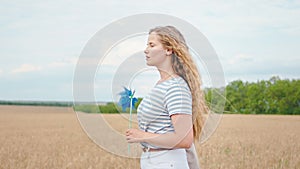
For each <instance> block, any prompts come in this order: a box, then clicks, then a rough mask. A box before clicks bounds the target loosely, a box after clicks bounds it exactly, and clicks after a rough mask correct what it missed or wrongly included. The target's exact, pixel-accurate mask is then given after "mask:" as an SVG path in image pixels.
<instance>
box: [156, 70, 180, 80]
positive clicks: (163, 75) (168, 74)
mask: <svg viewBox="0 0 300 169" xmlns="http://www.w3.org/2000/svg"><path fill="white" fill-rule="evenodd" d="M158 71H159V74H160V80H159V81H158V83H160V82H163V81H166V80H168V79H171V78H173V77H177V74H176V73H175V72H174V71H173V70H161V69H159V70H158Z"/></svg>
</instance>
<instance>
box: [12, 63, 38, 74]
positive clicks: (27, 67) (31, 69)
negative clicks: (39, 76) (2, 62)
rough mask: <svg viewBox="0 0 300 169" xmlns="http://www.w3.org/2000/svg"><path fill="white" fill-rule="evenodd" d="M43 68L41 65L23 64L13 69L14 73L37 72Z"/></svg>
mask: <svg viewBox="0 0 300 169" xmlns="http://www.w3.org/2000/svg"><path fill="white" fill-rule="evenodd" d="M41 69H42V67H41V66H35V65H31V64H22V65H21V66H20V67H18V68H16V69H14V70H12V73H26V72H35V71H40V70H41Z"/></svg>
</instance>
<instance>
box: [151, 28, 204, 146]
mask: <svg viewBox="0 0 300 169" xmlns="http://www.w3.org/2000/svg"><path fill="white" fill-rule="evenodd" d="M152 32H154V33H156V34H157V35H158V36H159V37H160V42H161V43H162V44H163V46H164V48H166V49H169V50H172V51H173V53H172V67H173V70H174V72H175V73H176V74H178V75H179V76H181V77H182V78H183V79H184V80H185V81H186V82H187V84H188V86H189V88H190V90H191V94H192V111H193V112H192V119H193V134H194V139H195V140H199V139H200V136H201V132H202V128H203V125H204V117H203V114H205V113H208V107H207V105H206V102H205V97H204V92H203V90H201V78H200V74H199V72H198V69H197V66H196V64H195V62H194V61H193V59H192V56H191V54H190V52H189V48H188V46H187V44H186V42H185V39H184V37H183V35H182V34H181V33H180V32H179V31H178V30H177V29H176V28H175V27H173V26H159V27H156V28H153V29H151V30H150V31H149V34H150V33H152Z"/></svg>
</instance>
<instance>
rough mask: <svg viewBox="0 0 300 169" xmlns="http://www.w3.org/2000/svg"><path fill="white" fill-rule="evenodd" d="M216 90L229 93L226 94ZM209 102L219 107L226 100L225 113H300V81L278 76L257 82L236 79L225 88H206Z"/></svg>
mask: <svg viewBox="0 0 300 169" xmlns="http://www.w3.org/2000/svg"><path fill="white" fill-rule="evenodd" d="M224 91H225V92H224ZM214 93H215V96H216V97H215V98H214V99H212V95H213V94H214ZM216 93H217V94H218V93H226V97H224V95H219V96H218V95H217V94H216ZM224 100H225V101H224ZM206 101H207V102H208V103H209V104H210V105H213V106H211V107H216V108H217V109H218V107H220V103H223V102H225V107H224V104H223V107H224V113H241V114H289V115H296V114H297V115H299V114H300V80H296V79H292V80H290V79H280V78H279V77H278V76H273V77H271V78H270V79H269V80H261V81H257V82H243V81H241V80H236V81H233V82H230V83H229V84H228V85H226V88H219V89H207V90H206ZM218 104H219V105H218Z"/></svg>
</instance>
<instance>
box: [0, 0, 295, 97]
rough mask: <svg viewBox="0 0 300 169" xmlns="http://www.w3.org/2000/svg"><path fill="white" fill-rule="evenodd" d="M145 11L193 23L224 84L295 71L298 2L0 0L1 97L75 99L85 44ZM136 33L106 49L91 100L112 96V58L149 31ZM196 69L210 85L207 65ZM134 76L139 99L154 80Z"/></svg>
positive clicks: (143, 38) (149, 74)
mask: <svg viewBox="0 0 300 169" xmlns="http://www.w3.org/2000/svg"><path fill="white" fill-rule="evenodd" d="M142 13H160V14H168V15H171V16H174V17H178V18H180V19H183V20H185V21H187V22H189V23H191V24H192V25H194V26H195V27H197V29H198V30H200V31H201V32H202V33H203V35H205V37H206V38H207V39H208V41H209V42H210V44H211V45H212V46H213V48H214V50H215V51H216V53H217V54H218V58H219V60H220V63H221V65H222V68H223V71H224V77H225V81H226V83H227V84H228V83H230V82H231V81H234V80H243V81H249V82H255V81H258V80H268V79H269V78H270V77H271V76H279V77H280V78H282V79H287V78H288V79H299V77H300V69H299V67H300V48H299V44H300V1H293V0H259V1H258V0H243V1H236V0H227V1H216V0H212V1H208V0H192V1H189V2H188V3H187V2H186V1H171V0H160V1H140V0H127V1H122V0H115V1H79V0H72V1H71V0H64V1H59V0H52V1H47V2H46V1H36V0H28V1H21V0H14V1H8V0H2V1H0V37H1V38H0V57H1V61H0V100H38V101H72V100H73V90H72V87H73V77H74V70H75V69H76V64H77V61H78V58H79V56H80V54H81V52H82V50H83V49H84V47H85V45H86V44H87V42H88V41H89V40H90V39H91V38H92V37H93V36H94V35H95V34H96V32H98V31H99V30H101V29H102V28H103V27H105V26H107V25H109V24H110V23H112V22H114V21H116V20H119V19H121V18H123V17H127V16H131V15H135V14H142ZM137 24H139V23H137ZM145 31H146V32H147V31H148V30H145ZM137 39H138V40H136V39H134V38H131V39H129V40H128V41H127V42H126V41H124V42H122V43H120V44H119V45H118V46H116V47H115V48H113V49H112V50H111V51H110V52H109V53H108V54H107V57H106V60H105V62H104V63H103V65H102V68H101V71H98V73H97V75H95V98H96V100H98V101H110V100H111V99H112V94H111V92H110V90H106V88H107V87H109V85H110V83H111V76H110V75H111V74H112V73H113V72H112V70H114V68H113V67H110V65H111V64H109V63H114V64H115V66H116V60H117V59H118V56H119V55H120V52H121V53H122V55H124V54H126V52H127V53H128V54H132V52H133V51H134V50H133V51H130V50H131V49H133V48H139V49H140V50H143V48H144V47H145V44H146V42H143V41H146V36H141V37H138V38H137ZM126 43H127V44H126ZM118 63H119V64H121V61H120V60H119V62H118ZM99 69H100V68H99ZM149 70H151V71H148V72H146V73H144V77H153V79H155V78H156V80H157V73H155V71H153V69H149ZM105 71H106V72H105ZM200 72H201V70H200ZM201 73H203V74H204V75H203V76H204V77H203V83H204V86H205V85H206V86H209V84H208V83H209V82H208V81H209V78H208V77H207V76H206V75H205V70H203V71H202V72H201ZM136 79H138V80H136V81H137V82H136V85H137V86H139V88H138V89H139V90H137V91H140V92H139V93H138V96H141V97H142V96H143V95H144V94H145V93H146V91H147V90H149V88H151V86H153V84H154V81H153V80H152V81H151V82H150V81H149V78H144V79H143V76H142V74H139V75H137V78H136ZM133 81H134V80H133ZM103 84H106V86H105V85H104V86H103ZM142 84H147V85H146V86H142ZM143 87H145V90H144V88H143ZM141 91H143V92H141Z"/></svg>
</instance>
